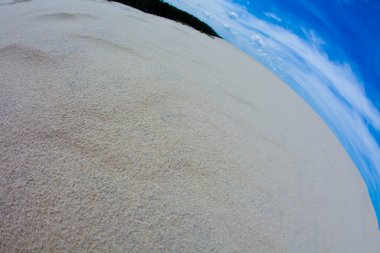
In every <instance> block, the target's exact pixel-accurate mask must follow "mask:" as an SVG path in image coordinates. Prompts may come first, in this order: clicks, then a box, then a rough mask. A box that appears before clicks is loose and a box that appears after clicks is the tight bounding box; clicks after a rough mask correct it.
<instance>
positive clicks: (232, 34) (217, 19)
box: [167, 0, 380, 220]
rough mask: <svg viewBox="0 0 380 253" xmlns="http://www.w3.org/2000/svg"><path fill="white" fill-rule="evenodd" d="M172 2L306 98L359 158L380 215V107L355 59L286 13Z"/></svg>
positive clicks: (217, 0)
mask: <svg viewBox="0 0 380 253" xmlns="http://www.w3.org/2000/svg"><path fill="white" fill-rule="evenodd" d="M167 2H169V3H171V4H173V5H175V6H177V7H179V8H181V9H184V10H186V11H188V12H190V13H192V14H194V15H196V16H197V17H199V18H201V19H202V20H204V21H205V22H208V23H209V24H211V25H212V26H213V27H214V29H215V30H216V31H217V32H218V33H219V34H221V35H222V36H223V37H224V38H225V39H226V40H228V41H230V42H231V43H232V44H234V45H236V46H238V47H239V48H241V49H242V50H244V51H245V52H247V53H248V54H250V55H251V56H253V57H254V58H255V59H257V60H258V61H260V62H262V63H263V64H265V65H266V66H268V67H269V68H270V69H271V70H272V71H274V72H275V73H276V74H277V75H279V76H280V77H281V78H282V79H284V80H285V82H286V83H288V84H289V85H290V86H291V87H292V88H293V89H294V90H295V91H297V92H298V93H299V94H300V95H301V96H302V97H304V98H305V100H306V101H307V102H308V103H309V104H310V105H311V106H312V107H313V108H314V109H315V110H316V111H317V112H318V113H319V114H320V115H321V117H322V118H323V119H324V120H325V121H326V123H327V124H328V125H329V126H330V128H331V129H332V130H333V131H334V133H335V134H336V135H337V137H338V138H339V140H340V141H341V142H342V144H343V145H344V147H345V148H346V150H347V151H348V153H349V154H350V156H351V157H352V159H353V160H354V162H355V163H356V165H357V167H358V169H359V170H360V172H361V174H362V176H363V178H364V180H365V182H366V183H367V186H368V189H369V192H370V195H371V198H372V202H373V205H374V207H375V210H376V213H377V215H378V220H380V147H379V143H378V142H377V141H376V138H375V136H374V135H373V134H372V133H371V130H370V129H371V128H372V129H374V130H375V131H377V132H380V112H379V110H378V108H377V107H376V106H375V105H374V104H373V103H372V102H371V101H370V100H369V99H368V97H367V94H366V93H365V90H364V85H363V83H362V81H361V80H360V78H359V77H358V76H357V75H356V74H355V72H354V71H353V70H352V68H351V67H350V62H340V63H337V62H333V61H332V60H330V58H329V57H328V55H326V54H325V52H324V51H323V50H322V49H321V45H323V44H324V40H323V39H322V38H320V37H318V35H317V34H316V32H315V31H312V30H308V29H307V28H306V27H304V28H303V31H304V32H305V33H306V34H307V36H306V39H305V38H301V37H300V36H298V35H297V34H294V33H292V32H291V31H289V30H286V29H285V28H283V27H281V26H279V25H276V24H275V23H277V24H278V22H280V21H281V18H280V17H278V16H277V15H275V14H273V13H264V15H265V16H266V17H268V18H269V19H268V20H263V19H259V18H257V17H255V16H253V15H252V14H250V13H249V12H248V11H247V10H246V9H245V8H244V7H243V6H241V5H237V4H235V3H233V2H231V1H229V0H214V1H203V0H192V1H180V0H167ZM206 12H207V15H206V14H205V13H206ZM270 19H272V20H274V21H276V22H270ZM303 37H305V36H303Z"/></svg>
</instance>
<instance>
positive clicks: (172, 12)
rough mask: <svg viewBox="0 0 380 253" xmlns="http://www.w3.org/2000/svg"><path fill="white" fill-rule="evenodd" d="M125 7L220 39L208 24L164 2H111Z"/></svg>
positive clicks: (136, 0)
mask: <svg viewBox="0 0 380 253" xmlns="http://www.w3.org/2000/svg"><path fill="white" fill-rule="evenodd" d="M111 1H114V2H119V3H122V4H125V5H129V6H132V7H134V8H136V9H139V10H141V11H144V12H147V13H150V14H154V15H157V16H160V17H164V18H168V19H171V20H174V21H178V22H181V23H183V24H185V25H188V26H190V27H193V28H194V29H196V30H198V31H200V32H203V33H205V34H207V35H210V36H213V37H218V38H220V36H219V35H218V34H217V33H216V32H215V31H214V30H213V29H212V28H211V27H210V26H208V25H207V24H206V23H204V22H202V21H200V20H199V19H198V18H196V17H194V16H193V15H190V14H189V13H186V12H184V11H181V10H179V9H177V8H175V7H174V6H172V5H170V4H167V3H165V2H163V1H162V0H111Z"/></svg>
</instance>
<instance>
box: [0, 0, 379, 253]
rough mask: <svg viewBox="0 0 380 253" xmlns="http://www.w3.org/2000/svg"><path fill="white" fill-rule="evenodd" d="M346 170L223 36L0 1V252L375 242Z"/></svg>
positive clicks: (371, 220) (70, 1) (367, 210)
mask: <svg viewBox="0 0 380 253" xmlns="http://www.w3.org/2000/svg"><path fill="white" fill-rule="evenodd" d="M376 224H377V223H376V218H375V214H374V211H373V208H372V205H371V203H370V199H369V196H368V193H367V190H366V187H365V185H364V182H363V180H362V178H361V177H360V174H359V172H358V170H357V169H356V168H355V166H354V164H353V162H352V161H351V160H350V158H349V157H348V155H347V154H346V152H345V151H344V149H343V148H342V146H341V145H340V143H339V142H338V141H337V139H336V138H335V137H334V135H333V134H332V133H331V131H330V130H329V129H328V128H327V127H326V125H325V124H324V123H323V122H322V120H321V119H320V118H319V117H318V116H317V115H316V114H315V113H314V112H313V111H312V110H311V109H310V108H309V107H308V106H307V105H306V103H305V102H304V101H302V100H301V99H300V98H299V97H298V96H297V95H296V94H295V93H294V92H293V91H292V90H291V89H290V88H289V87H288V86H286V85H285V84H284V83H282V82H281V81H280V80H279V79H278V78H276V77H275V76H274V75H273V74H271V73H270V72H268V71H267V70H266V69H264V68H263V67H262V66H261V65H259V64H258V63H257V62H255V61H254V60H252V59H251V58H249V57H248V56H246V55H244V54H243V53H242V52H241V51H239V50H238V49H236V48H234V47H233V46H231V45H230V44H228V43H227V42H225V41H223V40H220V39H213V38H211V37H208V36H206V35H204V34H201V33H199V32H197V31H195V30H193V29H191V28H189V27H187V26H183V25H181V24H179V23H176V22H173V21H169V20H166V19H163V18H158V17H155V16H152V15H148V14H144V13H142V12H140V11H137V10H134V9H132V8H129V7H126V6H122V5H120V4H115V3H105V2H101V1H96V2H94V1H74V0H65V1H60V0H45V1H44V0H33V1H8V0H6V1H4V0H2V1H0V252H16V251H35V252H41V251H43V252H46V251H51V252H61V251H67V252H69V251H70V252H74V251H75V252H88V251H91V252H98V251H101V252H106V251H108V252H345V253H346V252H380V233H379V232H378V230H377V225H376Z"/></svg>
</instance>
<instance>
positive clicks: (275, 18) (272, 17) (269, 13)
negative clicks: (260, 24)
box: [264, 12, 282, 22]
mask: <svg viewBox="0 0 380 253" xmlns="http://www.w3.org/2000/svg"><path fill="white" fill-rule="evenodd" d="M264 15H265V16H267V17H268V18H271V19H274V20H276V21H278V22H281V21H282V19H281V18H279V17H278V16H277V15H276V14H274V13H271V12H265V13H264Z"/></svg>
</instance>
